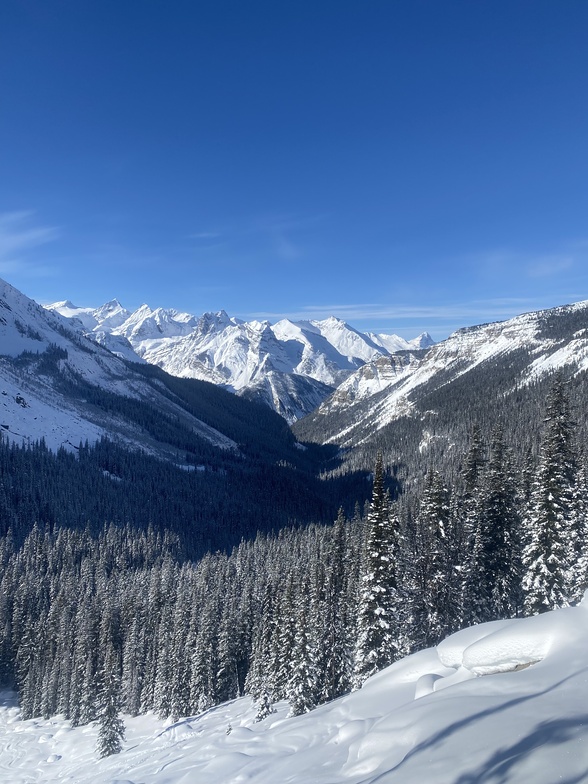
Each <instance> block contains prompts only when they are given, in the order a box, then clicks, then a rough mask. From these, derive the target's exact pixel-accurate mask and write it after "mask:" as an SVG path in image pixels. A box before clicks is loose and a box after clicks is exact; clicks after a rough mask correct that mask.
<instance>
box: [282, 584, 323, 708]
mask: <svg viewBox="0 0 588 784" xmlns="http://www.w3.org/2000/svg"><path fill="white" fill-rule="evenodd" d="M310 593H311V592H310V581H309V579H308V576H307V578H306V579H305V580H304V582H303V584H302V591H301V594H300V596H299V597H298V600H297V602H296V604H297V607H296V624H295V631H294V648H293V650H292V660H291V663H290V676H289V678H288V682H287V684H286V696H287V699H288V701H289V702H290V713H289V715H290V716H300V715H301V714H303V713H308V711H311V710H312V709H313V708H314V707H315V705H316V704H317V672H316V667H315V650H314V648H313V646H312V643H311V630H310V623H309V616H310Z"/></svg>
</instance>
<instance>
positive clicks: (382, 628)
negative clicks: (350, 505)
mask: <svg viewBox="0 0 588 784" xmlns="http://www.w3.org/2000/svg"><path fill="white" fill-rule="evenodd" d="M397 555H398V519H397V517H396V515H395V514H392V513H391V509H390V499H389V496H388V494H387V492H386V490H385V487H384V466H383V460H382V455H381V454H379V455H378V457H377V460H376V467H375V472H374V484H373V490H372V499H371V503H370V507H369V512H368V516H367V522H366V540H365V551H364V555H363V564H362V574H361V584H360V594H359V606H358V613H357V619H358V620H357V643H356V646H355V657H354V659H355V661H354V673H353V681H354V686H355V688H360V687H361V685H362V684H363V682H364V681H365V680H366V679H367V678H369V677H370V676H371V675H373V674H374V673H376V672H379V670H381V669H382V668H383V667H386V666H387V665H388V664H390V663H391V662H392V661H394V659H395V656H396V643H397V636H398V629H397V619H396V613H397V582H396V559H397Z"/></svg>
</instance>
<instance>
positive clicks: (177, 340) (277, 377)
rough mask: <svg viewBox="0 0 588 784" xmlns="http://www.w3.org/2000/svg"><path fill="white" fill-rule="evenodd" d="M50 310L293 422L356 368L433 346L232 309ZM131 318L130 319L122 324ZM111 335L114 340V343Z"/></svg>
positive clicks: (337, 322)
mask: <svg viewBox="0 0 588 784" xmlns="http://www.w3.org/2000/svg"><path fill="white" fill-rule="evenodd" d="M49 308H50V309H51V310H53V311H57V312H58V313H61V314H62V315H64V316H66V317H68V318H77V319H78V321H80V322H82V324H83V326H84V329H85V331H86V332H87V333H89V334H90V335H91V336H92V337H94V339H97V340H98V341H99V342H100V343H101V344H102V345H105V346H107V347H108V348H110V349H111V350H114V351H115V353H117V354H119V355H120V356H124V357H125V358H128V357H129V355H128V350H127V344H126V343H124V344H122V345H121V344H117V343H115V342H113V339H114V338H116V339H118V340H120V339H121V338H122V339H125V340H126V341H128V344H130V346H131V347H132V349H133V350H134V351H135V352H136V354H137V355H138V356H139V357H141V358H142V359H143V360H145V361H146V362H149V363H150V364H154V365H158V366H159V367H161V368H163V369H164V370H165V371H166V372H168V373H170V374H172V375H175V376H180V377H184V378H197V379H200V380H203V381H210V382H212V383H214V384H221V385H223V386H225V387H227V388H228V389H230V390H232V391H234V392H237V393H243V394H246V395H247V397H249V398H255V399H257V400H260V401H262V402H264V403H265V404H267V405H269V406H270V407H272V408H274V410H276V411H278V412H279V413H281V414H282V415H283V416H285V417H286V419H288V421H289V422H293V421H294V420H295V419H298V418H299V417H301V416H303V415H304V414H307V413H308V412H309V411H312V410H313V409H314V408H316V406H317V405H318V404H319V403H320V402H321V401H322V400H324V399H325V397H326V396H327V395H328V394H329V393H330V392H331V391H332V390H333V389H334V388H335V387H337V386H338V384H340V383H341V381H342V380H343V379H344V378H345V377H346V376H348V375H349V374H350V373H352V372H353V371H355V370H356V369H357V368H359V367H361V366H362V365H364V364H365V363H366V362H370V361H372V360H374V359H377V358H378V357H381V356H388V355H389V354H390V353H391V352H394V351H398V350H404V349H410V348H415V347H420V346H421V345H430V344H431V343H432V340H431V338H430V336H428V335H427V334H426V333H423V335H420V336H419V337H418V338H415V339H414V340H413V341H405V340H403V339H402V338H399V337H398V336H397V335H365V334H363V333H361V332H358V331H357V330H356V329H354V328H353V327H351V326H349V324H346V323H345V322H344V321H341V319H337V318H335V317H332V316H331V317H330V318H327V319H325V320H323V321H297V322H293V321H289V320H287V319H283V320H282V321H279V322H278V323H277V324H274V325H272V324H270V323H269V322H268V321H250V322H244V321H241V320H240V319H237V318H231V317H230V316H228V315H227V313H225V311H219V312H218V313H205V314H203V315H202V316H200V318H196V317H195V316H192V315H190V314H189V313H179V312H177V311H175V310H165V309H162V308H157V309H156V310H152V309H151V308H150V307H149V306H148V305H142V306H141V307H140V308H138V309H137V310H136V311H134V312H133V313H129V312H128V311H125V310H124V308H122V307H121V306H120V304H119V303H118V301H117V300H113V301H112V302H110V303H107V305H104V306H102V308H97V309H92V308H77V307H76V306H74V305H72V303H71V302H68V301H66V302H57V303H55V304H54V305H50V306H49ZM123 317H124V318H123ZM106 335H111V336H112V337H111V339H108V338H107V337H106Z"/></svg>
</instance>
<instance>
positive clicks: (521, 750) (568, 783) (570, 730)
mask: <svg viewBox="0 0 588 784" xmlns="http://www.w3.org/2000/svg"><path fill="white" fill-rule="evenodd" d="M587 733H588V714H583V715H580V716H572V717H570V718H565V719H552V720H550V721H544V722H542V723H541V724H539V725H537V727H536V728H535V729H534V730H533V731H532V732H531V733H529V734H528V735H527V736H526V737H524V738H521V739H520V740H519V741H517V742H516V743H513V744H512V745H511V746H505V747H503V748H501V749H498V750H497V751H495V752H494V754H492V755H491V756H490V757H489V758H488V759H487V760H486V762H484V763H483V764H482V765H480V766H479V767H478V768H477V769H476V770H474V771H472V772H471V773H462V775H461V776H460V777H459V778H458V779H456V781H455V784H490V783H491V782H492V784H506V782H507V781H509V780H510V779H509V774H510V772H511V769H512V768H513V767H514V766H516V765H517V764H518V763H519V762H520V761H521V760H522V759H523V758H524V757H527V756H529V755H530V754H532V752H533V751H535V750H536V749H538V748H540V747H543V746H557V745H559V744H561V743H566V742H567V741H570V740H573V739H574V738H575V737H580V736H581V735H582V734H587ZM561 781H562V784H579V782H582V781H584V782H585V781H588V772H584V773H580V774H579V775H578V776H574V777H572V778H569V779H565V780H564V779H561Z"/></svg>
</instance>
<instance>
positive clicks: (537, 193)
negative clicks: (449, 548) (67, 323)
mask: <svg viewBox="0 0 588 784" xmlns="http://www.w3.org/2000/svg"><path fill="white" fill-rule="evenodd" d="M587 39H588V3H587V2H585V0H565V1H564V2H556V0H551V1H550V2H544V1H543V0H528V1H524V0H492V2H490V0H467V1H466V0H464V1H457V0H456V1H455V2H454V1H453V0H443V2H441V1H440V0H439V1H438V2H437V1H436V0H428V1H427V2H423V1H422V0H395V1H393V0H357V1H356V2H348V1H347V0H336V2H331V0H312V1H311V0H295V1H294V0H279V1H278V2H277V1H276V0H268V2H265V1H262V0H247V1H246V2H244V1H243V0H233V1H230V0H166V2H163V0H144V1H141V0H132V1H131V0H116V1H115V0H100V2H96V0H92V1H91V2H90V0H68V1H67V2H66V1H64V0H52V2H47V0H4V1H3V3H2V7H1V9H0V276H2V277H4V278H5V279H7V280H8V281H9V282H10V283H12V284H13V285H15V286H17V287H18V288H20V289H21V290H23V291H24V292H25V293H27V294H28V295H29V296H32V297H34V298H35V299H38V300H39V301H43V302H51V301H54V300H57V299H66V298H68V299H71V300H72V301H74V302H75V303H76V304H79V305H91V304H96V305H98V304H101V303H102V302H104V301H106V300H108V299H111V298H112V297H115V296H116V297H118V298H119V299H120V300H121V302H122V303H123V304H124V305H126V306H127V307H129V308H134V307H137V306H138V305H140V304H141V303H143V302H147V303H149V304H150V305H151V306H152V307H155V306H158V305H161V306H163V307H177V308H180V309H184V310H188V311H191V312H194V313H200V312H202V311H205V310H218V309H220V308H224V309H225V310H227V311H228V312H229V313H231V314H233V315H239V316H241V317H245V318H249V317H266V318H269V319H270V320H276V319H278V318H280V317H282V316H289V317H294V318H305V317H308V318H321V317H326V316H328V315H330V314H332V313H333V314H335V315H338V316H341V317H342V318H345V319H346V320H348V321H349V322H350V323H351V324H353V325H354V326H356V327H358V328H360V329H375V330H378V331H394V332H397V333H398V334H401V335H404V336H406V337H412V336H414V335H415V334H416V333H417V332H420V331H422V330H425V329H426V330H428V331H429V332H431V334H432V335H433V337H435V338H436V339H440V338H443V337H445V336H446V335H447V334H448V333H449V332H451V331H452V330H453V329H456V328H458V327H460V326H464V325H467V324H474V323H481V322H484V321H489V320H497V319H500V318H506V317H509V316H511V315H515V314H516V313H519V312H523V311H526V310H533V309H537V308H541V307H550V306H554V305H558V304H562V303H565V302H570V301H576V300H580V299H588V223H587V219H588V209H587V208H588V198H587V184H588V100H587V95H588V46H586V40H587Z"/></svg>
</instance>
